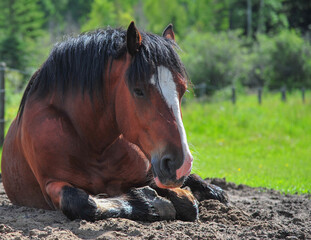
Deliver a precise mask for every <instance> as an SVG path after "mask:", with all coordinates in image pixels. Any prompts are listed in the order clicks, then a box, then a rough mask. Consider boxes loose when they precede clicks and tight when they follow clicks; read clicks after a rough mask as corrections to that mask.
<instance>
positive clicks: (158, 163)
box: [151, 155, 192, 188]
mask: <svg viewBox="0 0 311 240" xmlns="http://www.w3.org/2000/svg"><path fill="white" fill-rule="evenodd" d="M181 163H182V164H181ZM151 165H152V173H153V176H154V180H155V183H156V185H157V186H158V187H160V188H177V187H181V186H182V184H183V182H184V180H185V178H186V177H187V176H188V175H189V174H190V172H191V167H192V156H191V155H188V156H187V157H186V159H185V160H184V161H181V160H180V161H179V162H178V159H174V158H173V157H171V156H169V155H165V156H163V157H162V158H152V160H151Z"/></svg>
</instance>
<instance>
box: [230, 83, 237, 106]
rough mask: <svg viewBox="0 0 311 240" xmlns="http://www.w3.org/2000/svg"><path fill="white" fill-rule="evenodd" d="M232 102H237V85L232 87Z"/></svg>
mask: <svg viewBox="0 0 311 240" xmlns="http://www.w3.org/2000/svg"><path fill="white" fill-rule="evenodd" d="M231 101H232V104H235V102H236V94H235V87H232V97H231Z"/></svg>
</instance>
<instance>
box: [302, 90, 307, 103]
mask: <svg viewBox="0 0 311 240" xmlns="http://www.w3.org/2000/svg"><path fill="white" fill-rule="evenodd" d="M305 91H306V89H305V88H304V87H302V88H301V95H302V102H303V103H305V102H306V101H305Z"/></svg>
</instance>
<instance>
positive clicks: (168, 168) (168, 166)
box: [161, 156, 176, 174]
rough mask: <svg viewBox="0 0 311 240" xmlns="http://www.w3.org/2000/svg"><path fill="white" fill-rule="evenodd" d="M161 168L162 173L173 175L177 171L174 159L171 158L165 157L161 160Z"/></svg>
mask: <svg viewBox="0 0 311 240" xmlns="http://www.w3.org/2000/svg"><path fill="white" fill-rule="evenodd" d="M161 168H162V171H165V172H169V173H170V174H173V173H174V171H175V170H176V169H175V164H174V160H173V158H172V157H170V156H164V157H163V158H162V160H161Z"/></svg>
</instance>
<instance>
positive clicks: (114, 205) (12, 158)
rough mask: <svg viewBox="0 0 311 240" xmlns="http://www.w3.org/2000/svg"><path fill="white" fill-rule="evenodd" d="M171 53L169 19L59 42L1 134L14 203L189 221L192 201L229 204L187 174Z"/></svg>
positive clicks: (183, 83)
mask: <svg viewBox="0 0 311 240" xmlns="http://www.w3.org/2000/svg"><path fill="white" fill-rule="evenodd" d="M177 51H178V45H177V43H176V42H175V33H174V31H173V27H172V25H169V26H168V27H167V28H166V29H165V30H164V32H163V34H162V36H159V35H155V34H152V33H147V32H143V31H139V30H138V29H137V27H136V26H135V23H134V22H131V23H130V25H129V27H128V28H127V30H124V29H121V28H119V29H113V28H106V29H99V30H95V31H93V32H87V33H83V34H80V35H79V36H76V37H68V39H66V40H64V41H63V42H60V43H57V44H56V45H55V46H54V48H53V50H52V51H51V53H50V55H49V57H48V58H47V60H46V61H45V62H44V63H43V65H42V66H41V67H40V68H39V69H38V70H37V71H36V72H35V73H34V74H33V76H32V77H31V79H30V80H29V83H28V85H27V87H26V89H25V92H24V94H23V97H22V100H21V103H20V107H19V110H18V113H17V116H16V118H15V120H14V121H13V122H12V124H11V126H10V128H9V131H8V133H7V135H6V138H5V142H4V145H3V153H2V163H1V168H2V181H3V185H4V188H5V191H6V193H7V196H8V198H9V199H10V201H11V202H12V203H13V204H16V205H21V206H28V207H35V208H42V209H49V210H60V211H61V212H63V213H64V214H65V215H66V216H67V217H68V218H69V219H71V220H73V219H85V220H88V221H95V220H99V219H105V218H109V217H122V218H128V219H133V220H141V221H157V220H173V219H181V220H184V221H194V220H195V219H197V218H198V201H200V200H204V199H218V200H219V201H222V202H224V203H226V202H227V196H226V194H225V192H224V191H223V190H222V189H221V188H219V187H216V186H214V185H209V184H207V183H206V182H205V181H203V180H202V179H201V178H200V177H199V176H197V175H193V174H191V175H190V172H191V168H192V162H193V157H192V155H191V152H190V150H189V146H188V143H187V137H186V132H185V129H184V126H183V122H182V115H181V110H180V106H181V98H182V96H183V95H184V93H185V91H186V89H187V82H188V76H187V73H186V70H185V67H184V65H183V64H182V62H181V60H180V58H179V56H178V54H177ZM186 186H188V190H187V189H186V188H185V187H186Z"/></svg>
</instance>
